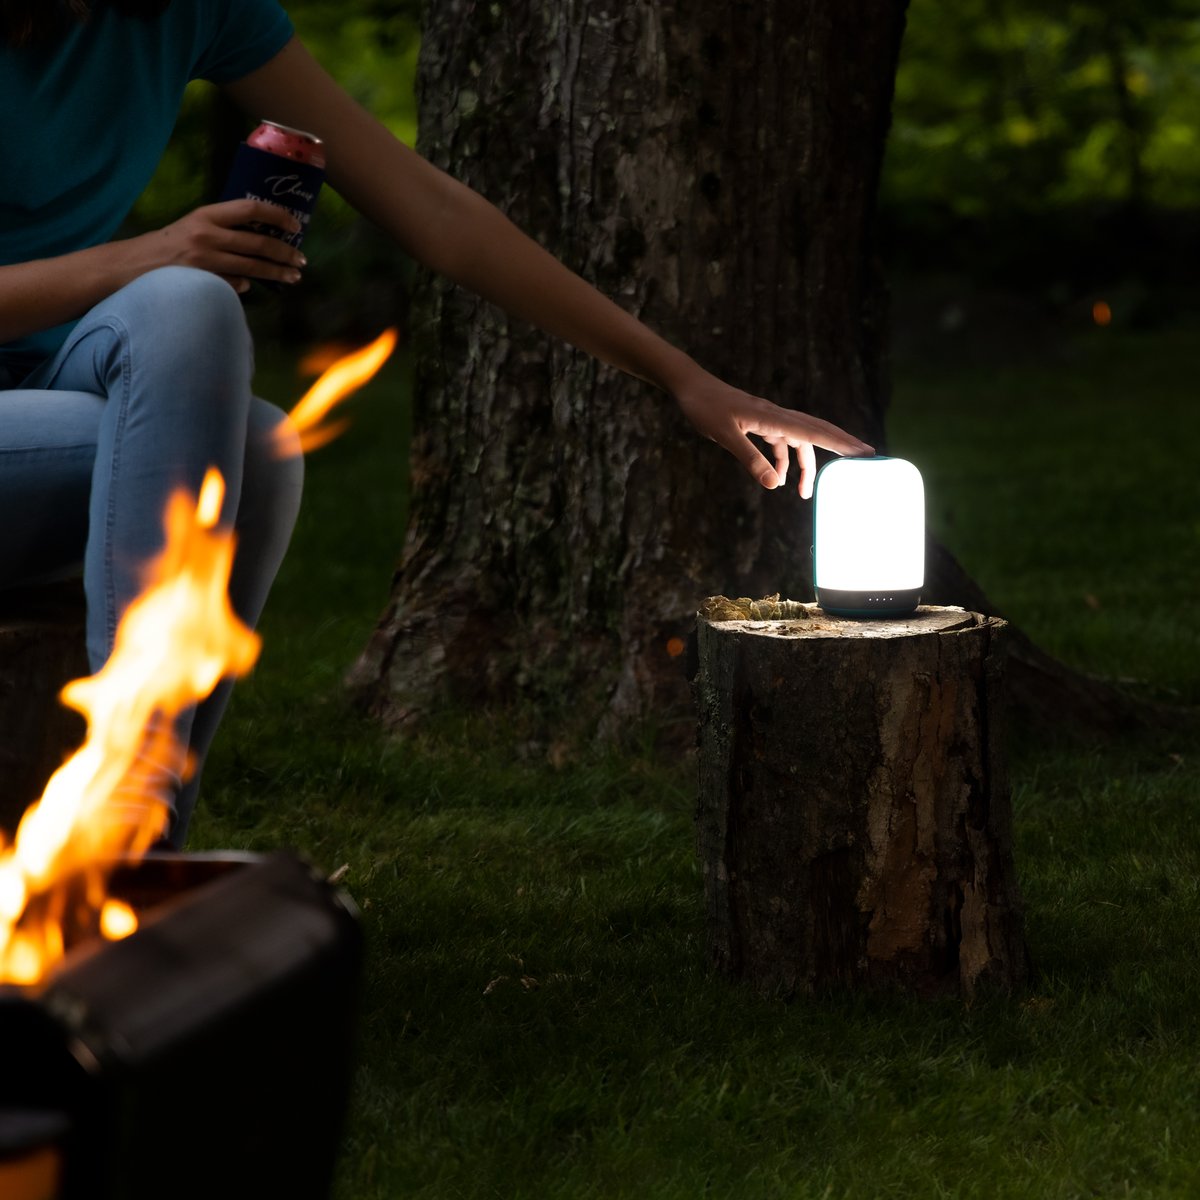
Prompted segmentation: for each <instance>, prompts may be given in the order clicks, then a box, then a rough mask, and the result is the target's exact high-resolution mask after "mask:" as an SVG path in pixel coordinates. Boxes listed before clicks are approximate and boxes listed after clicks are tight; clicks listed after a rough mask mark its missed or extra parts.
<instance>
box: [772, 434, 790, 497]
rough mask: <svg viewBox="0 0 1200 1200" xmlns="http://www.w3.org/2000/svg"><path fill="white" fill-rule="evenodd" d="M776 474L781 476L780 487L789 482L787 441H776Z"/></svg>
mask: <svg viewBox="0 0 1200 1200" xmlns="http://www.w3.org/2000/svg"><path fill="white" fill-rule="evenodd" d="M774 449H775V474H776V475H778V476H779V484H778V486H779V487H783V485H784V484H785V483H787V473H788V444H787V442H776V443H775V447H774Z"/></svg>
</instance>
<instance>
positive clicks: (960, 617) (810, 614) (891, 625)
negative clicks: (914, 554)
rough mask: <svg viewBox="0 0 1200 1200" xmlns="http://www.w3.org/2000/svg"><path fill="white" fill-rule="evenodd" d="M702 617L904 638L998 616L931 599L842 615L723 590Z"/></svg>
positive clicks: (779, 631) (743, 625) (766, 632)
mask: <svg viewBox="0 0 1200 1200" xmlns="http://www.w3.org/2000/svg"><path fill="white" fill-rule="evenodd" d="M775 614H778V615H775ZM700 617H701V618H702V619H703V620H706V621H708V622H709V623H710V624H712V625H718V626H722V627H727V626H728V627H732V626H738V627H739V629H740V630H744V631H745V632H747V633H754V634H759V635H761V636H763V637H777V638H899V637H911V636H913V635H919V634H928V633H951V632H953V631H954V630H956V629H970V628H974V627H975V626H977V625H981V624H984V623H986V622H988V621H991V620H995V618H989V617H984V616H981V615H980V614H979V613H974V612H968V611H967V610H966V609H964V608H954V607H949V606H947V607H941V606H935V605H927V604H922V605H921V606H920V607H918V608H917V610H916V611H915V612H912V613H909V614H908V615H907V616H903V617H882V618H877V619H874V620H872V619H868V618H864V617H838V616H833V615H831V614H829V613H827V612H825V610H824V609H822V608H821V607H820V606H819V605H817V604H815V603H808V604H805V603H802V602H800V601H797V600H778V599H773V598H769V599H767V600H745V599H740V600H728V599H726V598H725V597H724V596H714V597H711V598H710V599H708V600H706V601H705V602H704V604H703V605H702V606H701V608H700Z"/></svg>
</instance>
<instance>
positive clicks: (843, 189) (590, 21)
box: [352, 0, 905, 723]
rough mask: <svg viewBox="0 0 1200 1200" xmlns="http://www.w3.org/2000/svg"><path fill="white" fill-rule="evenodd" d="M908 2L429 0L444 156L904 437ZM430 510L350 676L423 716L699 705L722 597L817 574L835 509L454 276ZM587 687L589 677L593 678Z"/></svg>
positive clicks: (443, 330) (376, 703)
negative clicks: (701, 674)
mask: <svg viewBox="0 0 1200 1200" xmlns="http://www.w3.org/2000/svg"><path fill="white" fill-rule="evenodd" d="M904 11H905V0H887V2H886V3H878V2H868V0H823V2H814V3H805V4H796V3H794V2H792V0H754V2H749V0H741V2H738V0H733V2H730V0H696V2H695V3H691V4H686V5H683V4H671V3H667V2H665V0H640V2H636V3H635V2H633V0H543V2H541V3H537V4H533V3H516V4H508V3H505V4H493V3H487V2H483V0H441V2H439V3H438V4H435V5H429V6H428V9H427V13H426V26H425V31H424V36H423V41H422V47H421V66H420V72H419V80H418V89H419V92H418V96H419V102H420V117H421V122H420V124H421V146H420V148H421V150H422V152H423V153H424V154H425V155H426V156H427V157H429V158H430V159H432V161H433V162H435V163H437V164H438V165H439V166H442V167H444V168H446V169H448V170H450V171H451V172H452V173H453V174H455V175H457V176H458V177H459V178H461V179H463V180H465V182H467V183H469V184H470V185H471V186H473V187H475V188H476V189H477V190H479V191H480V192H482V193H483V194H484V195H485V196H487V197H488V198H489V199H491V200H492V201H494V202H495V203H496V204H497V205H498V206H499V207H500V208H501V209H503V210H504V211H505V212H507V213H508V214H509V215H510V216H511V217H512V218H513V219H514V220H515V221H516V223H517V224H518V225H520V226H522V227H523V228H524V229H526V230H527V231H529V232H530V233H531V234H532V235H533V236H534V237H536V238H537V239H538V240H540V241H541V242H542V243H543V244H544V245H545V246H546V247H547V248H548V249H549V250H550V251H551V252H552V253H554V254H555V255H557V256H558V257H559V258H561V259H562V260H563V261H565V262H566V263H567V264H568V265H569V266H571V267H572V268H574V269H575V270H576V271H578V272H580V273H581V274H582V275H583V276H584V277H585V278H587V279H588V280H590V281H591V282H593V283H594V284H596V285H597V286H598V287H599V288H600V289H601V290H602V291H603V292H605V293H606V294H608V295H610V296H613V297H614V298H615V299H617V301H618V302H619V303H621V304H622V305H623V306H624V307H626V308H627V309H628V310H630V311H631V312H633V313H635V314H637V315H638V316H639V317H641V318H642V319H643V320H645V321H646V322H647V323H648V324H649V325H650V326H651V327H653V328H655V329H657V330H658V331H660V332H661V333H663V334H664V335H665V336H666V337H667V338H668V339H669V340H671V341H674V342H675V343H676V344H679V345H682V346H683V347H685V348H687V349H689V350H690V351H691V352H692V353H693V354H694V355H695V356H696V357H697V358H698V359H699V360H700V361H701V363H702V364H703V365H705V366H707V367H708V368H709V369H711V370H713V371H714V372H715V373H717V374H718V375H721V376H722V377H724V378H727V379H729V380H730V381H731V382H734V383H737V384H738V385H739V386H742V387H745V388H746V389H748V390H751V391H755V392H757V393H759V394H761V395H766V396H769V397H771V398H773V399H776V400H777V401H778V402H780V403H783V404H789V405H795V406H797V407H804V408H806V409H808V410H810V411H814V412H817V413H819V414H820V415H822V416H825V417H828V418H830V419H832V420H834V421H836V422H837V423H839V424H841V425H843V426H845V427H846V428H848V429H851V430H853V431H854V432H856V433H859V434H861V435H863V436H864V437H866V438H868V439H870V440H872V441H874V442H875V443H876V444H882V432H883V430H882V416H883V408H884V400H885V395H886V385H885V373H884V369H883V359H884V350H885V341H886V338H885V329H884V319H883V314H884V292H883V285H882V280H881V272H880V269H879V264H878V261H877V259H876V254H875V245H874V240H873V232H872V231H873V212H874V204H875V193H876V183H877V179H878V176H879V170H880V163H881V159H882V154H883V148H884V140H885V134H886V131H887V128H888V122H889V114H890V105H891V96H892V85H893V79H894V75H895V65H896V58H897V54H898V52H899V46H900V37H901V32H902V29H903V24H904ZM414 326H415V330H414V340H415V344H416V350H417V363H418V368H417V371H418V378H417V384H416V400H415V405H416V412H415V420H414V424H415V429H416V437H415V440H414V450H413V476H414V477H413V512H412V517H411V524H410V531H409V535H408V539H407V544H406V546H405V552H404V556H403V561H402V563H401V566H400V568H399V571H398V573H397V575H396V579H395V584H394V590H393V597H392V601H391V604H390V606H389V608H388V610H387V611H386V613H385V614H384V616H383V618H382V620H381V622H380V625H379V627H378V630H377V632H376V634H375V636H374V637H373V639H372V641H371V643H370V645H369V646H368V647H367V649H366V651H365V653H364V655H363V657H362V659H361V660H360V662H359V664H358V666H357V667H356V669H355V671H354V672H353V674H352V683H354V684H357V686H358V687H359V688H360V689H361V691H362V694H363V695H364V697H365V698H366V700H367V702H368V703H369V705H370V706H371V707H372V708H373V709H374V710H375V711H376V712H378V713H379V714H381V715H382V716H383V717H384V718H385V719H386V720H388V721H389V722H392V723H395V722H400V721H403V720H404V719H406V718H407V717H409V716H411V715H413V714H415V713H418V712H420V711H421V710H423V709H425V708H426V707H427V706H428V705H430V704H431V703H434V702H438V701H444V700H445V699H447V698H449V699H451V700H455V699H457V700H465V701H475V700H480V699H493V698H500V699H503V698H506V697H509V696H511V695H513V694H514V693H516V692H521V691H524V692H528V691H529V690H530V689H532V690H533V692H534V693H535V694H536V693H537V692H538V690H539V689H541V688H545V689H548V690H552V691H553V692H555V693H556V694H578V690H579V689H587V694H588V697H589V699H590V700H592V701H594V702H595V707H593V708H592V711H593V712H596V711H602V712H603V711H607V713H608V714H609V717H610V719H615V720H618V721H619V720H623V719H625V718H627V717H637V716H642V715H645V714H647V713H650V712H659V713H661V712H664V711H667V712H674V713H676V714H682V713H685V712H686V711H687V690H686V683H685V680H684V678H683V673H682V672H681V671H680V670H679V665H678V663H677V662H676V661H675V660H673V659H672V657H671V656H670V654H669V653H668V651H667V648H668V644H669V643H670V642H671V639H673V638H675V637H677V636H684V635H686V633H687V631H688V629H689V627H690V625H691V622H692V614H693V613H694V612H695V609H696V606H697V603H698V601H699V599H700V598H701V597H702V596H704V595H707V594H710V593H712V592H713V591H715V590H717V589H720V588H723V589H725V590H727V591H730V592H732V593H733V594H740V593H745V592H750V593H754V594H760V595H761V594H764V593H765V592H770V591H779V590H786V591H789V592H791V593H792V594H801V595H803V594H811V592H809V591H807V588H808V580H807V576H808V565H809V561H808V560H809V554H808V546H809V541H810V535H809V526H808V520H809V518H808V506H807V505H805V504H802V503H801V502H800V501H799V499H798V497H797V496H796V495H795V492H794V490H793V489H791V488H788V489H781V490H780V491H779V492H774V493H767V492H764V491H762V490H761V489H760V488H758V487H757V485H755V484H754V483H753V482H752V481H751V480H750V479H749V478H748V477H746V476H745V475H744V474H743V472H742V471H741V469H740V468H739V467H738V466H737V465H736V464H735V463H734V462H733V460H732V459H731V458H729V457H727V456H726V455H725V454H724V452H723V451H721V450H719V449H718V448H716V447H715V446H713V445H712V444H709V443H707V442H703V441H701V440H700V439H698V438H697V437H696V436H695V435H694V434H693V433H692V432H691V431H690V429H689V428H688V427H687V425H686V423H685V422H684V420H683V419H682V417H681V416H680V415H679V414H678V412H677V411H676V409H675V408H674V405H673V404H672V403H671V402H670V401H669V400H667V399H666V398H664V397H662V396H660V395H658V394H657V393H655V392H653V391H652V390H651V389H649V388H648V387H647V386H646V385H643V384H641V383H638V382H636V381H634V380H631V379H628V378H626V377H624V376H622V375H620V374H619V373H618V372H616V371H614V370H611V369H609V368H607V367H604V366H601V365H599V364H597V363H595V362H594V361H592V360H591V359H589V358H587V357H586V356H584V355H582V354H580V353H578V352H575V351H573V350H572V349H570V348H568V347H566V346H563V345H560V344H555V343H552V342H550V341H548V340H547V339H545V338H544V337H542V336H541V335H539V334H538V333H536V332H535V331H533V330H531V329H529V328H528V327H526V326H523V325H520V324H518V323H517V322H515V321H512V320H510V319H509V318H507V317H506V316H505V315H504V314H502V313H501V312H499V311H497V310H496V309H495V308H493V307H491V306H489V305H487V304H485V303H484V302H482V301H480V300H477V299H475V298H473V297H472V296H470V295H467V294H465V293H464V292H462V291H461V290H459V289H456V288H455V287H453V286H451V285H450V284H448V283H446V282H445V281H443V280H440V279H435V278H429V277H426V278H425V279H424V281H423V282H422V284H421V285H420V289H419V296H418V299H417V303H416V311H415V313H414ZM580 699H581V701H582V695H580Z"/></svg>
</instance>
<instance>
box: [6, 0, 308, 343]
mask: <svg viewBox="0 0 1200 1200" xmlns="http://www.w3.org/2000/svg"><path fill="white" fill-rule="evenodd" d="M291 35H292V24H291V21H290V20H289V19H288V16H287V13H285V12H284V10H283V9H282V8H281V7H280V5H279V3H278V2H277V0H172V2H171V4H170V5H169V6H168V8H167V10H166V11H165V12H164V13H163V14H162V15H161V16H159V17H156V18H154V19H153V20H148V21H147V20H142V19H140V18H137V17H125V16H122V15H121V14H120V13H118V12H116V11H114V10H113V9H112V8H111V7H110V6H109V5H108V3H106V2H105V0H97V2H96V3H95V5H94V9H93V12H92V15H91V17H90V18H89V19H88V20H87V21H85V22H83V23H81V24H79V25H73V26H71V27H70V28H69V29H68V30H67V31H66V33H65V34H64V36H63V37H62V38H61V39H58V40H56V41H54V42H53V43H52V44H50V45H48V46H42V47H35V48H32V49H29V48H26V49H21V50H14V49H12V48H11V47H7V46H0V264H10V263H15V262H29V261H32V260H34V259H38V258H50V257H53V256H55V255H59V254H66V253H69V252H70V251H72V250H82V249H85V248H86V247H88V246H96V245H99V244H101V243H103V242H107V241H109V240H111V238H112V237H113V235H114V234H115V233H116V232H117V229H118V227H119V226H120V224H121V222H122V221H123V220H124V219H125V217H126V215H127V214H128V212H129V210H130V209H131V208H132V207H133V204H134V202H135V201H136V200H137V198H138V196H140V195H141V193H142V191H143V190H144V189H145V187H146V184H147V183H149V181H150V177H151V176H152V175H153V174H154V171H155V169H156V167H157V166H158V162H159V159H160V158H161V157H162V153H163V150H164V149H165V148H166V145H167V141H168V139H169V138H170V136H171V131H172V129H173V128H174V126H175V119H176V117H177V116H178V113H179V106H180V102H181V101H182V99H183V91H184V88H185V87H186V86H187V84H188V83H189V82H190V81H191V80H193V79H207V80H211V81H212V82H213V83H228V82H230V81H232V80H235V79H240V78H241V77H242V76H243V75H247V74H249V73H250V72H251V71H253V70H255V69H256V68H258V67H260V66H262V65H263V64H264V63H265V62H267V61H268V60H269V59H270V58H272V57H274V55H275V54H277V53H278V52H279V51H280V50H281V49H282V48H283V46H284V44H285V43H286V42H287V41H288V39H289V38H290V37H291ZM70 328H71V325H62V326H59V327H58V328H56V329H48V330H44V331H42V332H40V333H37V334H33V335H31V336H29V337H26V338H21V339H20V340H19V341H15V342H10V343H8V344H7V345H5V346H0V364H2V363H3V362H4V361H5V359H8V360H9V361H17V360H20V361H28V360H30V359H35V358H41V357H44V356H45V355H47V354H51V353H53V352H54V351H55V350H56V349H57V348H58V347H59V345H61V343H62V341H63V339H64V338H65V337H66V335H67V333H68V331H69V330H70Z"/></svg>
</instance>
